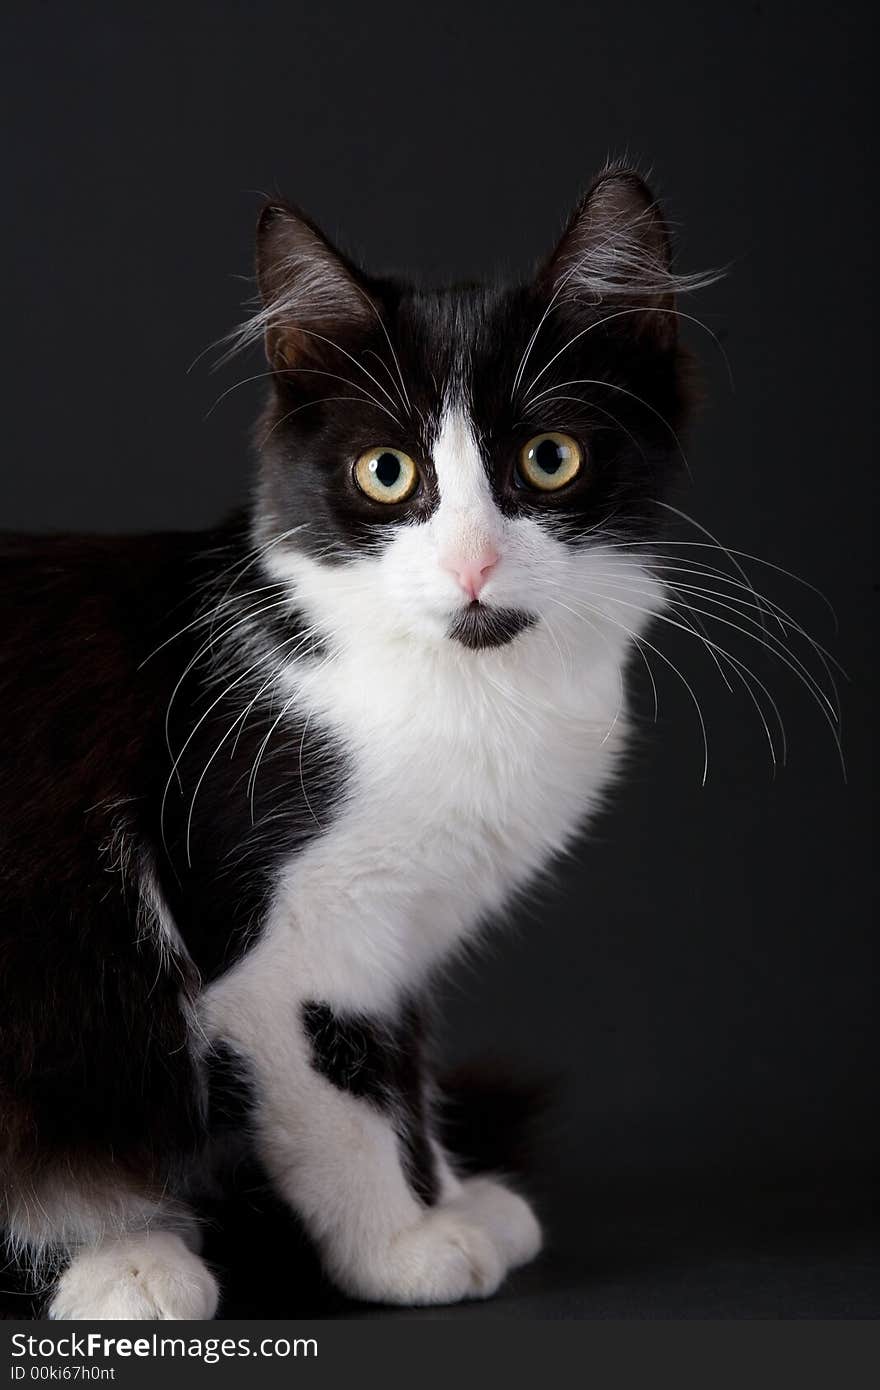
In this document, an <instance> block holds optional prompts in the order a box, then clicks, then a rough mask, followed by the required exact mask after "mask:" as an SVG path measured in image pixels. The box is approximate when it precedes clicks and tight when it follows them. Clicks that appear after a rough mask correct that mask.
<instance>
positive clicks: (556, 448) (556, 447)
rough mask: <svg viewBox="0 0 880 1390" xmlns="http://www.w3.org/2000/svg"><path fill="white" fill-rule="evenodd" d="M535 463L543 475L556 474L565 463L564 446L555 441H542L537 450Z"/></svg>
mask: <svg viewBox="0 0 880 1390" xmlns="http://www.w3.org/2000/svg"><path fill="white" fill-rule="evenodd" d="M535 462H536V463H537V465H538V467H539V468H540V470H541V472H542V473H556V472H557V471H558V470H559V469H560V468H561V467H562V465H563V463H564V462H565V457H564V454H563V452H562V445H561V444H557V443H556V441H555V440H553V439H542V440H541V442H540V444H539V445H538V447H537V449H536V450H535Z"/></svg>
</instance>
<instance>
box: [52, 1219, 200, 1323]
mask: <svg viewBox="0 0 880 1390" xmlns="http://www.w3.org/2000/svg"><path fill="white" fill-rule="evenodd" d="M217 1299H218V1289H217V1281H216V1279H215V1278H214V1276H213V1274H212V1273H211V1271H210V1270H209V1269H208V1267H207V1265H206V1264H204V1262H203V1261H202V1260H200V1259H199V1257H198V1256H197V1255H194V1254H193V1253H192V1251H191V1250H188V1249H187V1247H186V1246H185V1245H184V1243H183V1241H182V1240H181V1238H180V1236H177V1235H173V1234H171V1232H169V1231H152V1232H150V1233H149V1234H148V1235H140V1236H129V1237H123V1238H120V1239H118V1240H107V1241H105V1242H104V1243H103V1244H101V1245H98V1246H95V1247H94V1248H93V1249H90V1250H82V1251H80V1253H79V1254H77V1255H75V1256H74V1258H73V1261H72V1263H71V1264H70V1265H69V1267H68V1268H67V1269H66V1270H65V1271H64V1273H63V1274H62V1276H61V1278H60V1279H59V1281H58V1284H57V1287H56V1289H55V1293H54V1296H53V1298H52V1302H51V1304H50V1305H49V1317H50V1318H55V1319H58V1320H63V1321H76V1322H83V1321H88V1320H90V1319H99V1320H101V1321H107V1320H111V1321H116V1320H121V1321H126V1322H128V1321H132V1320H135V1319H138V1320H145V1319H151V1320H155V1319H162V1320H165V1319H168V1320H181V1321H183V1320H185V1321H192V1320H199V1319H203V1318H212V1317H213V1316H214V1313H215V1312H216V1311H217Z"/></svg>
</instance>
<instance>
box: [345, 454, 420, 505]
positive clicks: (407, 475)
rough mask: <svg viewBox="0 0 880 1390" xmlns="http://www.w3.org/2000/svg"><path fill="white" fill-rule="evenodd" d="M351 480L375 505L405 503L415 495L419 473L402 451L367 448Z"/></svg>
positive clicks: (407, 455) (356, 465) (355, 467)
mask: <svg viewBox="0 0 880 1390" xmlns="http://www.w3.org/2000/svg"><path fill="white" fill-rule="evenodd" d="M354 477H355V482H356V483H357V485H358V487H359V488H360V490H361V492H365V493H366V494H367V496H368V497H372V499H373V501H374V502H405V501H406V499H407V497H409V496H411V494H412V493H413V492H415V489H416V484H417V483H418V481H419V470H418V469H417V468H416V465H415V464H414V463H413V461H412V459H411V458H410V456H409V454H405V453H403V451H402V450H401V449H385V448H379V449H368V450H367V452H366V453H365V454H361V456H360V458H359V459H358V461H357V463H356V464H355V466H354Z"/></svg>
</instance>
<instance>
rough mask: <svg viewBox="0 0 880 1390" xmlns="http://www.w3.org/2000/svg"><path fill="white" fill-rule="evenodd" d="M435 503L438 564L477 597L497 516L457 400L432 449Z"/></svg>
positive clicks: (490, 561) (496, 539)
mask: <svg viewBox="0 0 880 1390" xmlns="http://www.w3.org/2000/svg"><path fill="white" fill-rule="evenodd" d="M433 460H434V469H435V472H436V474H437V488H438V491H439V494H440V503H439V506H438V508H437V512H436V515H435V517H434V522H433V526H434V534H435V536H436V539H437V547H438V554H439V559H440V564H441V565H442V566H443V568H444V569H448V570H450V571H451V572H452V573H454V574H455V575H456V577H457V578H458V579H459V582H460V583H461V584H462V586H463V587H464V588H466V589H467V590H468V591H469V592H471V596H472V597H476V592H474V590H476V591H477V592H478V591H479V588H480V587H482V582H483V581H484V580H485V578H486V577H487V576H488V572H489V571H490V570H491V569H492V568H493V567H494V565H495V564H496V563H497V561H498V559H499V554H500V548H501V531H502V517H501V514H500V513H499V511H498V508H497V507H496V505H495V501H494V499H493V497H492V489H491V488H490V486H489V479H488V476H487V473H486V468H485V464H484V462H483V456H482V454H481V453H480V447H479V444H478V443H477V436H476V430H475V429H474V424H473V421H472V420H471V418H470V416H469V415H468V413H467V411H466V410H465V409H464V408H463V407H462V406H461V405H447V407H446V409H445V410H444V412H443V416H442V419H441V421H440V429H439V431H438V433H437V438H436V441H435V444H434V449H433Z"/></svg>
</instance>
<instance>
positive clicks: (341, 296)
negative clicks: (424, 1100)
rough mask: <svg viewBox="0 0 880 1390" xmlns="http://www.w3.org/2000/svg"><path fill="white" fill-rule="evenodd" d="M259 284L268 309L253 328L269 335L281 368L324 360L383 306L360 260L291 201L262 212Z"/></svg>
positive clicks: (269, 348)
mask: <svg viewBox="0 0 880 1390" xmlns="http://www.w3.org/2000/svg"><path fill="white" fill-rule="evenodd" d="M257 283H258V285H259V289H260V297H261V299H262V301H263V308H262V310H261V311H260V312H259V313H258V314H257V315H256V316H255V319H254V320H252V325H253V329H252V331H253V330H256V332H258V333H262V334H263V336H264V340H265V345H266V355H267V357H268V359H269V362H270V364H271V365H272V366H273V367H275V368H277V369H279V370H282V371H283V370H284V369H285V368H287V369H291V368H294V367H297V366H300V365H302V363H304V362H306V361H313V360H316V359H323V358H325V357H327V356H328V355H329V354H331V353H332V352H333V351H334V347H333V345H335V344H337V343H338V340H339V339H340V338H349V339H350V338H351V337H352V336H353V335H354V334H356V333H358V332H362V331H364V330H365V329H367V328H368V327H369V326H370V324H371V323H372V324H375V321H376V315H377V312H378V311H377V310H376V308H375V307H374V305H373V303H372V301H371V299H370V297H369V295H368V294H367V292H366V290H365V289H363V288H362V287H361V285H360V284H359V282H358V272H357V270H356V269H355V267H354V265H353V264H352V263H351V262H350V261H349V260H348V259H347V258H346V257H345V256H343V255H342V253H341V252H339V251H337V250H336V249H335V247H333V246H331V244H330V242H329V241H327V239H326V238H325V237H324V236H323V234H322V233H321V232H320V231H319V230H318V228H317V227H315V226H314V224H313V223H312V222H310V221H309V220H308V218H306V217H304V216H303V215H302V213H300V212H297V211H296V210H295V209H294V208H292V207H289V206H287V205H286V204H281V203H267V205H266V206H265V207H264V208H263V211H262V212H261V214H260V219H259V222H258V223H257Z"/></svg>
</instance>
